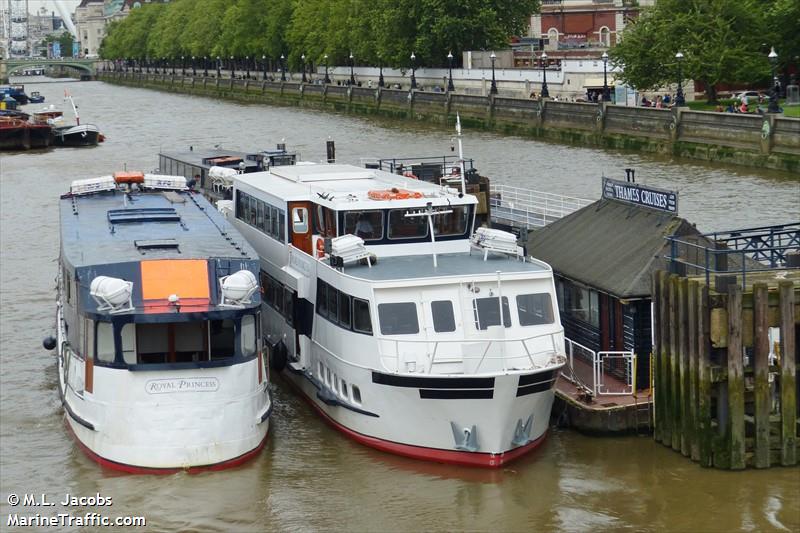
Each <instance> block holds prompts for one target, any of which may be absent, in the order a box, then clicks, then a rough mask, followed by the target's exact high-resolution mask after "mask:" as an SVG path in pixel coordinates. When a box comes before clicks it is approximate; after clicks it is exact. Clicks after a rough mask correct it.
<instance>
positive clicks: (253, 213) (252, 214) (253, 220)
mask: <svg viewBox="0 0 800 533" xmlns="http://www.w3.org/2000/svg"><path fill="white" fill-rule="evenodd" d="M256 204H258V200H256V199H255V198H253V197H252V196H251V197H250V211H249V216H248V219H247V222H248V224H250V225H251V226H253V227H256V228H257V227H258V224H257V222H256V217H257V214H258V208H257V205H256Z"/></svg>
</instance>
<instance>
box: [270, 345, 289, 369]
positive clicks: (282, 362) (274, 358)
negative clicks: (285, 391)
mask: <svg viewBox="0 0 800 533" xmlns="http://www.w3.org/2000/svg"><path fill="white" fill-rule="evenodd" d="M269 366H271V367H272V369H273V370H274V371H276V372H281V371H282V370H283V369H284V368H286V345H285V344H284V343H283V341H280V342H279V343H277V344H276V345H275V346H273V347H272V350H270V357H269Z"/></svg>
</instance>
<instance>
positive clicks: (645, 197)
mask: <svg viewBox="0 0 800 533" xmlns="http://www.w3.org/2000/svg"><path fill="white" fill-rule="evenodd" d="M603 198H608V199H610V200H619V201H622V202H627V203H630V204H635V205H639V206H642V207H649V208H651V209H658V210H660V211H666V212H668V213H677V212H678V193H676V192H674V191H666V190H663V189H656V188H655V187H642V186H641V185H637V184H636V183H630V182H627V181H617V180H612V179H611V178H603Z"/></svg>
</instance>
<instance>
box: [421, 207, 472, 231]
mask: <svg viewBox="0 0 800 533" xmlns="http://www.w3.org/2000/svg"><path fill="white" fill-rule="evenodd" d="M451 209H452V211H453V212H452V213H447V214H445V215H438V216H435V217H433V231H434V233H435V234H436V236H440V235H441V236H443V237H444V236H447V235H463V234H464V232H466V231H467V222H468V218H469V208H468V207H467V206H460V207H453V208H451ZM423 220H424V218H423Z"/></svg>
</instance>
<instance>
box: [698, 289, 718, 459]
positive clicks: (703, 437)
mask: <svg viewBox="0 0 800 533" xmlns="http://www.w3.org/2000/svg"><path fill="white" fill-rule="evenodd" d="M698 305H699V309H698V311H697V337H698V338H697V359H698V369H697V376H698V379H697V381H698V384H697V419H696V420H697V430H698V433H699V441H700V464H701V465H702V466H712V465H713V456H712V455H711V449H712V447H711V441H712V439H713V438H714V432H713V431H712V430H711V326H710V319H711V312H710V310H709V308H708V286H707V285H702V286H700V287H699V288H698Z"/></svg>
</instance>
